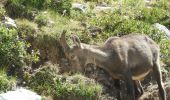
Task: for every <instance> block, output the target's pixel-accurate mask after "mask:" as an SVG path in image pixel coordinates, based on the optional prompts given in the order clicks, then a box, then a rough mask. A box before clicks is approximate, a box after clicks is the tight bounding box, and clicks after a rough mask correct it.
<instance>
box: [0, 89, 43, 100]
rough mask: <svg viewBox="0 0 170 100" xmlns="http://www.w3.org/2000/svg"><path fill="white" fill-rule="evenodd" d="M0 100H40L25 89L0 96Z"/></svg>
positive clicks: (33, 93)
mask: <svg viewBox="0 0 170 100" xmlns="http://www.w3.org/2000/svg"><path fill="white" fill-rule="evenodd" d="M0 100H41V96H39V95H37V94H36V93H35V92H32V91H30V90H27V89H23V88H21V89H17V90H15V91H8V92H7V93H3V94H0Z"/></svg>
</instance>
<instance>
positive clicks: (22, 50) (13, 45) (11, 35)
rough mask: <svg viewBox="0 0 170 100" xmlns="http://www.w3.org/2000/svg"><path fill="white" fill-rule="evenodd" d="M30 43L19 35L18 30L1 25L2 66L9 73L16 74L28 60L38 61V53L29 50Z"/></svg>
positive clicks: (0, 58)
mask: <svg viewBox="0 0 170 100" xmlns="http://www.w3.org/2000/svg"><path fill="white" fill-rule="evenodd" d="M28 47H29V44H28V43H27V42H26V41H25V40H24V39H23V38H21V37H20V36H19V35H18V32H17V30H15V29H7V28H5V27H3V26H1V27H0V67H1V68H2V67H4V68H6V69H8V71H9V73H8V74H16V73H18V70H19V69H21V68H22V67H23V66H24V65H25V64H26V63H25V62H26V61H30V62H32V61H36V60H37V58H36V55H34V54H32V53H28V52H27V48H28Z"/></svg>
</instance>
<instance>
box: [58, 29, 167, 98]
mask: <svg viewBox="0 0 170 100" xmlns="http://www.w3.org/2000/svg"><path fill="white" fill-rule="evenodd" d="M72 40H73V44H74V45H73V46H72V47H70V46H69V45H68V44H67V42H66V39H65V32H63V33H62V35H61V39H60V42H61V45H62V47H63V49H64V53H65V55H66V57H67V58H68V60H69V61H70V63H71V65H72V67H73V68H74V69H75V70H79V71H83V69H84V68H85V66H86V65H87V64H89V63H93V64H95V65H97V66H99V67H101V68H103V69H104V70H105V71H107V72H108V73H109V74H110V76H111V77H112V78H113V79H114V80H118V81H117V82H119V80H124V81H125V83H126V87H127V96H128V98H127V100H135V99H137V98H136V95H135V94H136V91H135V90H136V87H138V86H141V85H140V82H139V81H140V80H142V79H143V78H144V77H145V76H146V75H147V74H148V73H149V72H150V71H151V70H152V71H153V73H154V76H155V78H156V81H157V84H158V87H159V93H160V97H161V98H162V100H166V92H165V89H164V86H163V82H162V75H161V71H160V64H159V60H160V59H159V52H160V51H159V46H158V45H157V44H156V43H155V42H154V41H153V40H152V39H150V38H149V37H147V36H145V35H137V34H130V35H126V36H123V37H110V38H109V39H108V40H107V41H106V42H105V43H104V45H103V46H97V45H88V44H84V43H81V42H80V39H79V38H78V37H77V36H73V37H72ZM138 80H139V81H138ZM117 82H116V83H117ZM118 84H119V83H118ZM141 91H142V88H141Z"/></svg>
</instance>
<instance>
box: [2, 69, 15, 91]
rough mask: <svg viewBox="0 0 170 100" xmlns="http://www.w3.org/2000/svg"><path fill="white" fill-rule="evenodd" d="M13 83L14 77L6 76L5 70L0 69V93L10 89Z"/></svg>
mask: <svg viewBox="0 0 170 100" xmlns="http://www.w3.org/2000/svg"><path fill="white" fill-rule="evenodd" d="M15 84H16V80H15V78H10V77H8V76H7V75H6V74H5V71H4V70H2V69H0V93H2V92H6V91H9V90H11V89H12V87H13V86H14V85H15Z"/></svg>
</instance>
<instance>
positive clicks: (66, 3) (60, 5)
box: [50, 0, 71, 15]
mask: <svg viewBox="0 0 170 100" xmlns="http://www.w3.org/2000/svg"><path fill="white" fill-rule="evenodd" d="M50 8H52V9H54V10H56V11H57V12H58V13H60V14H64V13H65V14H66V15H70V8H71V0H51V5H50Z"/></svg>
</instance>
